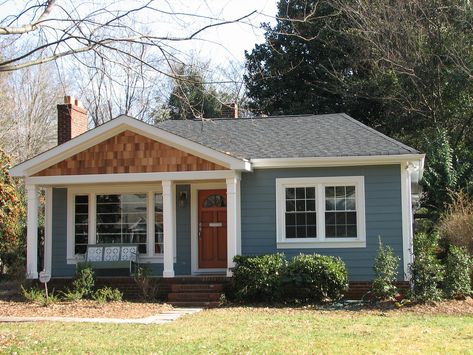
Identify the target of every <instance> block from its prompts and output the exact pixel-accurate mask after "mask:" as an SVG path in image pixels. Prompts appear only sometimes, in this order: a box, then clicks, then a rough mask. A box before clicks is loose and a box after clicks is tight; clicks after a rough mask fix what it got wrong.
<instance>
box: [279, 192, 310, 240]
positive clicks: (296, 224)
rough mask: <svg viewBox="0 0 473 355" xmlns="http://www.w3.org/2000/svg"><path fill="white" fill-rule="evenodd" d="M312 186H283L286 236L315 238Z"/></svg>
mask: <svg viewBox="0 0 473 355" xmlns="http://www.w3.org/2000/svg"><path fill="white" fill-rule="evenodd" d="M315 190H316V188H315V187H313V186H309V187H286V188H285V199H286V201H285V203H286V213H285V220H284V221H285V225H286V228H285V231H286V238H309V237H310V238H316V236H317V231H316V224H317V223H316V213H315V210H316V201H315Z"/></svg>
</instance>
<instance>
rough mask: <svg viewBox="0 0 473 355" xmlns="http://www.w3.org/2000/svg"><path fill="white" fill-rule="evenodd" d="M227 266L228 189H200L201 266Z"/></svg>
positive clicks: (204, 267) (203, 267)
mask: <svg viewBox="0 0 473 355" xmlns="http://www.w3.org/2000/svg"><path fill="white" fill-rule="evenodd" d="M226 267H227V191H226V190H201V191H199V268H202V269H206V268H226Z"/></svg>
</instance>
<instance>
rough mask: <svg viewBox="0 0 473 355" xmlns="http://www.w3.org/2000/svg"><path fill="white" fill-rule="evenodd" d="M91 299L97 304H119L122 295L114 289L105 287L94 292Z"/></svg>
mask: <svg viewBox="0 0 473 355" xmlns="http://www.w3.org/2000/svg"><path fill="white" fill-rule="evenodd" d="M92 298H93V299H94V300H95V301H97V302H99V303H106V302H108V301H114V302H119V301H121V300H122V299H123V293H122V292H120V290H118V289H116V288H111V287H108V286H105V287H102V288H99V289H98V290H97V291H95V292H94V294H93V296H92Z"/></svg>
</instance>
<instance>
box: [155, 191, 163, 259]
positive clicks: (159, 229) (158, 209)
mask: <svg viewBox="0 0 473 355" xmlns="http://www.w3.org/2000/svg"><path fill="white" fill-rule="evenodd" d="M154 215H155V217H154V253H155V254H162V253H163V252H164V231H163V194H162V193H159V194H155V195H154Z"/></svg>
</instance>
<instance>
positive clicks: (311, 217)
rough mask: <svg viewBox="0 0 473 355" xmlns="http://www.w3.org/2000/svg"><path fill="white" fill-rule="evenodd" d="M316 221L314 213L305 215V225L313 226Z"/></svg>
mask: <svg viewBox="0 0 473 355" xmlns="http://www.w3.org/2000/svg"><path fill="white" fill-rule="evenodd" d="M316 220H317V219H316V213H307V224H312V225H315V224H317V223H316Z"/></svg>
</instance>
